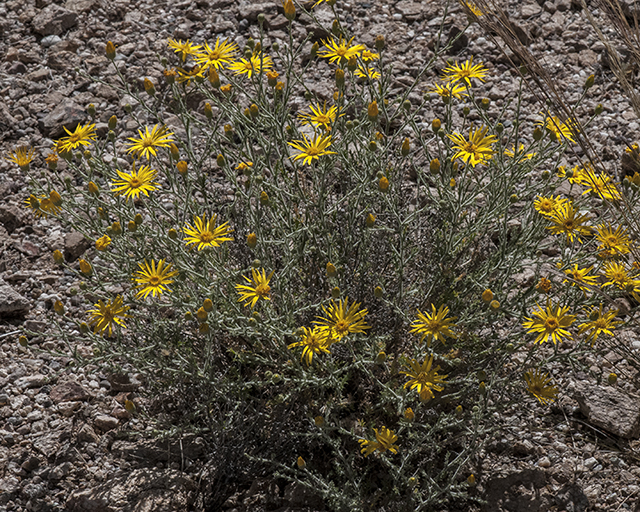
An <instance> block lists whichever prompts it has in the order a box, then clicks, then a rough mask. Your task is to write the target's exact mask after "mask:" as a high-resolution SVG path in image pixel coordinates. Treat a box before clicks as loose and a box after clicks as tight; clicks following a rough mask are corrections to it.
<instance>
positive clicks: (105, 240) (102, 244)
mask: <svg viewBox="0 0 640 512" xmlns="http://www.w3.org/2000/svg"><path fill="white" fill-rule="evenodd" d="M110 244H111V238H109V235H102V236H101V237H100V238H98V239H97V240H96V250H98V251H106V250H107V247H109V245H110Z"/></svg>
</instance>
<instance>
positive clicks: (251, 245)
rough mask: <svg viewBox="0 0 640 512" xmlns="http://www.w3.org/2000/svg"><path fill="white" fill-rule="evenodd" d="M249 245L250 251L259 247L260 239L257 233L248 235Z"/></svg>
mask: <svg viewBox="0 0 640 512" xmlns="http://www.w3.org/2000/svg"><path fill="white" fill-rule="evenodd" d="M247 245H248V246H249V248H250V249H254V248H255V246H256V245H258V237H257V236H256V234H255V233H249V234H248V235H247Z"/></svg>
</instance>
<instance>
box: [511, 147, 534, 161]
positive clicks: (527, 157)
mask: <svg viewBox="0 0 640 512" xmlns="http://www.w3.org/2000/svg"><path fill="white" fill-rule="evenodd" d="M504 156H508V157H509V158H514V157H515V156H516V148H515V146H511V149H505V150H504ZM534 156H536V153H535V151H534V152H533V153H525V152H524V144H520V147H519V148H518V160H522V159H524V160H531V159H532V158H533V157H534Z"/></svg>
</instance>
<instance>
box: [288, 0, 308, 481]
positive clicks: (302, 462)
mask: <svg viewBox="0 0 640 512" xmlns="http://www.w3.org/2000/svg"><path fill="white" fill-rule="evenodd" d="M289 1H291V0H289ZM285 5H286V4H285ZM297 464H298V467H299V468H300V469H304V468H305V467H306V466H307V463H306V462H305V461H304V459H303V458H302V457H298V460H297Z"/></svg>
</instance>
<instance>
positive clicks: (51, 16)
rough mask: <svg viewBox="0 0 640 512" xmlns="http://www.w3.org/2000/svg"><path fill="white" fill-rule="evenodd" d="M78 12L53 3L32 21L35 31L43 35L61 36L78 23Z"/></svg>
mask: <svg viewBox="0 0 640 512" xmlns="http://www.w3.org/2000/svg"><path fill="white" fill-rule="evenodd" d="M77 21H78V14H77V13H75V12H73V11H69V10H67V9H65V8H64V7H60V6H59V5H56V4H51V5H49V6H47V7H45V8H44V9H42V10H41V11H40V12H39V13H38V14H36V16H35V18H33V21H32V22H31V26H32V27H33V31H34V32H35V33H36V34H40V35H41V36H49V35H52V34H55V35H57V36H59V35H60V34H62V33H63V32H65V31H67V30H69V29H70V28H71V27H74V26H75V25H76V22H77Z"/></svg>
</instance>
